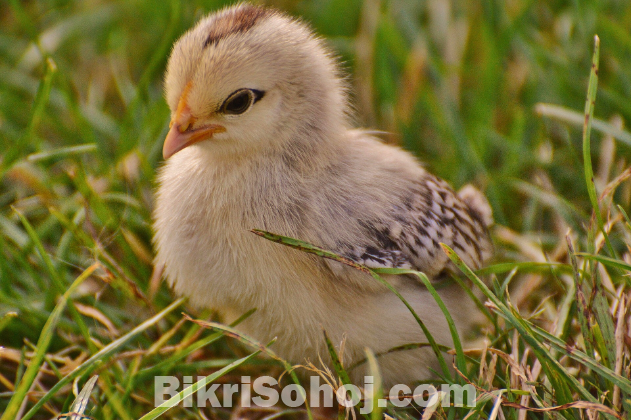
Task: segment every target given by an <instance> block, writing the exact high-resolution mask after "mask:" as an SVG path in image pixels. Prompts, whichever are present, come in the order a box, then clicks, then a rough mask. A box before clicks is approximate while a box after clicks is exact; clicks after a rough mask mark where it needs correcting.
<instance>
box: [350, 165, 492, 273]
mask: <svg viewBox="0 0 631 420" xmlns="http://www.w3.org/2000/svg"><path fill="white" fill-rule="evenodd" d="M463 192H466V196H465V197H460V195H459V194H456V193H455V192H454V191H453V190H452V189H451V188H450V187H449V185H448V184H447V183H446V182H445V181H443V180H441V179H439V178H436V177H435V176H433V175H431V174H426V175H425V176H424V177H423V178H422V179H421V180H419V181H418V182H416V183H415V184H414V186H413V187H412V188H410V189H409V191H408V193H407V195H405V196H404V197H403V199H402V200H401V201H400V203H398V204H396V205H394V206H393V209H392V212H391V214H392V218H391V219H389V220H374V221H369V222H367V221H360V224H361V226H362V228H363V229H364V231H365V233H366V237H367V238H370V240H369V242H371V244H370V245H366V246H357V247H352V248H348V249H345V250H343V254H344V255H345V256H346V257H348V258H350V259H352V260H354V261H357V262H359V263H361V264H365V265H366V266H368V267H372V268H378V267H379V268H382V267H383V268H414V269H417V270H420V271H423V272H424V273H425V274H427V275H428V276H430V277H434V276H436V275H438V274H439V273H441V272H442V271H444V270H445V269H448V270H451V269H453V268H454V267H453V266H452V265H451V263H450V262H449V260H448V258H447V256H446V255H445V254H444V252H443V251H442V249H441V248H440V243H445V244H447V245H449V246H450V247H451V248H453V249H454V251H456V252H457V253H458V254H459V255H460V256H461V258H463V260H464V261H465V262H466V263H467V264H468V265H469V266H470V267H472V268H479V267H480V266H481V265H482V263H483V262H484V261H485V260H486V259H488V258H489V257H490V256H491V254H492V245H491V242H490V239H489V235H488V232H487V227H488V225H489V224H490V223H491V221H492V218H491V216H490V207H489V206H488V203H486V200H485V199H484V196H483V195H482V194H481V193H479V192H477V190H475V189H474V188H473V187H470V186H467V187H465V188H464V189H463ZM476 192H477V196H476V195H475V193H476ZM471 197H475V200H474V199H473V198H471ZM465 198H466V199H465Z"/></svg>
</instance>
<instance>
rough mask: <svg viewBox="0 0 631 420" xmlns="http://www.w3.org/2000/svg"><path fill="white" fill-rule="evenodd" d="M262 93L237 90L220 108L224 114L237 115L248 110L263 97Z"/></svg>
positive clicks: (250, 90)
mask: <svg viewBox="0 0 631 420" xmlns="http://www.w3.org/2000/svg"><path fill="white" fill-rule="evenodd" d="M263 94H264V92H261V91H260V90H253V89H239V90H237V91H236V92H234V93H232V94H231V95H230V96H228V99H226V100H225V101H224V103H223V105H222V106H221V112H223V113H224V114H232V115H239V114H243V113H244V112H245V111H247V110H248V109H250V106H252V104H253V103H255V102H257V101H258V100H259V99H261V98H262V97H263Z"/></svg>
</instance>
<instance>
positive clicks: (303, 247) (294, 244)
mask: <svg viewBox="0 0 631 420" xmlns="http://www.w3.org/2000/svg"><path fill="white" fill-rule="evenodd" d="M252 232H253V233H255V234H257V235H259V236H261V237H263V238H265V239H268V240H270V241H273V242H277V243H279V244H282V245H286V246H289V247H291V248H295V249H298V250H300V251H303V252H307V253H311V254H315V255H318V256H319V257H322V258H328V259H330V260H334V261H338V262H340V263H342V264H346V265H348V266H350V267H353V268H355V269H357V270H360V271H363V272H365V273H368V274H370V275H371V276H372V277H373V278H374V279H375V280H377V281H378V282H380V283H381V284H383V285H384V286H386V287H387V288H388V289H389V290H390V291H391V292H393V293H394V294H395V295H396V296H397V297H398V298H399V300H401V302H403V304H404V305H405V306H406V307H407V308H408V310H409V311H410V313H411V314H412V316H413V317H414V319H415V320H416V322H417V323H418V325H419V326H420V327H421V329H422V330H423V333H424V334H425V336H426V337H427V340H428V341H429V342H430V344H431V345H432V350H433V351H434V354H435V355H436V358H437V359H438V363H439V364H440V367H441V370H442V372H443V374H444V375H445V377H446V378H451V372H450V370H449V366H448V365H447V362H446V361H445V358H444V356H443V355H442V353H441V351H440V348H439V347H438V344H437V343H436V340H434V337H432V334H431V333H430V332H429V329H428V328H427V326H426V325H425V323H424V322H423V321H422V320H421V318H420V317H419V316H418V314H417V313H416V312H415V311H414V308H412V306H411V305H410V304H409V303H408V301H407V300H406V299H405V298H404V297H403V296H402V295H401V294H400V293H399V291H398V290H396V289H395V288H394V287H392V285H391V284H390V283H388V282H387V281H385V280H384V279H383V278H381V276H379V274H377V272H376V271H373V270H371V269H369V268H368V267H366V266H363V265H361V264H357V263H356V262H354V261H351V260H349V259H348V258H344V257H340V256H339V255H336V254H335V253H333V252H331V251H326V250H324V249H322V248H319V247H317V246H314V245H311V244H309V243H306V242H303V241H300V240H298V239H293V238H289V237H287V236H282V235H276V234H274V233H270V232H265V231H262V230H258V229H255V230H252Z"/></svg>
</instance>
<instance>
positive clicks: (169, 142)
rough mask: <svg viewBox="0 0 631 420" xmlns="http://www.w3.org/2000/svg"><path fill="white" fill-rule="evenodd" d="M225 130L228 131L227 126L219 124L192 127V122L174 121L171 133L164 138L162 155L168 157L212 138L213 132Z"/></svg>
mask: <svg viewBox="0 0 631 420" xmlns="http://www.w3.org/2000/svg"><path fill="white" fill-rule="evenodd" d="M224 131H226V129H225V127H223V126H221V125H217V124H208V125H205V126H202V127H199V128H195V129H193V128H191V124H190V122H186V123H184V124H182V123H179V122H177V121H172V122H171V128H170V129H169V133H168V134H167V137H166V139H164V145H163V146H162V156H163V157H164V159H168V158H170V157H171V156H173V155H174V154H176V153H177V152H179V151H180V150H182V149H184V148H186V147H188V146H190V145H191V144H195V143H198V142H200V141H202V140H207V139H209V138H211V137H212V136H213V134H215V133H223V132H224Z"/></svg>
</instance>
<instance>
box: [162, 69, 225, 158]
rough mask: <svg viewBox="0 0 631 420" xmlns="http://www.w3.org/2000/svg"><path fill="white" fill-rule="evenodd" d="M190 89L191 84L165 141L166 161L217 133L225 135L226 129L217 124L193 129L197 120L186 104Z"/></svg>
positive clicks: (185, 91) (186, 88)
mask: <svg viewBox="0 0 631 420" xmlns="http://www.w3.org/2000/svg"><path fill="white" fill-rule="evenodd" d="M190 89H191V82H189V83H188V84H187V85H186V87H185V88H184V92H183V93H182V96H181V97H180V102H179V103H178V106H177V110H176V112H175V116H174V117H173V119H172V120H171V123H170V125H169V126H170V129H169V133H168V134H167V137H166V138H165V139H164V145H163V146H162V156H163V157H164V159H168V158H170V157H171V156H173V155H174V154H176V153H177V152H179V151H180V150H182V149H184V148H186V147H188V146H190V145H192V144H195V143H198V142H200V141H202V140H207V139H209V138H211V137H212V136H213V134H215V133H223V132H224V131H226V128H225V127H223V126H221V125H217V124H208V125H205V126H202V127H198V128H195V129H193V128H192V127H193V124H194V123H195V120H196V118H195V117H193V116H192V115H191V111H190V109H189V107H188V105H187V104H186V97H187V96H188V92H189V91H190Z"/></svg>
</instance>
